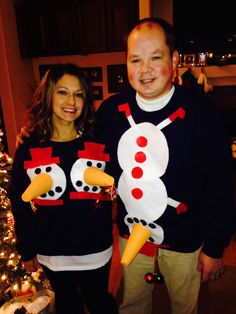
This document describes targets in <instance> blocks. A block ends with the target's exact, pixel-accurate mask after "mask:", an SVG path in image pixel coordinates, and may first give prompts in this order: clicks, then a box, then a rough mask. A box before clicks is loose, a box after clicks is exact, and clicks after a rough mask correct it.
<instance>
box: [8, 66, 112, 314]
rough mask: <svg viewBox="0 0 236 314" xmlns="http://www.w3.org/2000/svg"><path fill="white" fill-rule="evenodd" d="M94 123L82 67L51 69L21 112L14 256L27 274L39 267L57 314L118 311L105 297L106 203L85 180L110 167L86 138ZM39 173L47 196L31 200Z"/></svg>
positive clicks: (15, 173)
mask: <svg viewBox="0 0 236 314" xmlns="http://www.w3.org/2000/svg"><path fill="white" fill-rule="evenodd" d="M93 123H94V110H93V104H92V97H91V91H90V88H89V85H88V84H87V82H86V79H85V77H84V76H83V74H82V72H81V71H80V69H79V68H78V67H77V66H76V65H74V64H56V65H53V66H52V67H51V68H50V69H49V70H48V72H47V73H46V74H45V76H44V77H43V79H42V81H41V83H40V85H39V87H38V88H37V89H36V91H35V94H34V96H33V99H32V103H31V105H30V106H29V108H28V110H27V112H26V119H25V127H26V129H27V130H28V131H30V136H29V137H28V138H24V143H23V144H21V145H19V147H18V148H17V150H16V154H15V157H14V162H13V169H12V183H11V192H10V199H11V202H12V209H13V215H14V218H15V228H16V235H17V250H18V252H19V254H20V255H21V258H22V261H23V265H24V267H25V269H26V270H27V271H29V272H32V271H36V270H37V268H38V266H39V264H41V265H42V266H43V269H44V270H45V273H46V275H47V276H48V279H49V280H50V282H51V285H52V287H53V290H54V292H55V306H56V313H57V314H68V313H70V314H75V313H76V314H78V313H84V305H83V303H85V305H86V307H87V309H88V310H89V312H90V313H91V314H104V313H111V314H113V313H117V308H116V304H115V301H114V299H113V297H112V296H111V295H110V294H109V293H108V278H109V270H110V263H111V255H112V211H111V202H110V201H109V200H108V198H107V195H106V194H105V193H103V190H102V189H101V187H100V185H102V184H99V182H98V184H97V185H91V184H90V183H89V182H88V181H85V179H84V174H85V172H86V170H88V168H90V167H91V166H92V168H96V169H97V168H98V169H99V170H104V169H105V166H106V163H107V162H108V161H109V155H108V154H107V153H106V152H105V150H104V149H105V146H104V145H103V144H100V143H96V142H94V138H93V136H92V135H91V134H92V127H93ZM92 168H91V169H92ZM42 174H44V179H43V182H42V183H40V184H38V185H37V186H38V187H43V189H45V191H43V192H42V191H41V192H39V193H38V194H37V192H36V194H35V195H34V196H32V199H33V200H31V199H30V198H29V199H28V198H27V197H25V195H26V194H25V193H26V192H25V190H27V188H28V186H29V185H30V183H31V181H32V182H33V181H34V182H36V180H37V179H38V178H40V175H42ZM45 177H46V178H49V183H50V184H49V187H47V184H46V179H45ZM30 186H31V185H30ZM27 191H28V190H27ZM22 194H23V196H22ZM27 195H28V194H27ZM23 200H24V201H23Z"/></svg>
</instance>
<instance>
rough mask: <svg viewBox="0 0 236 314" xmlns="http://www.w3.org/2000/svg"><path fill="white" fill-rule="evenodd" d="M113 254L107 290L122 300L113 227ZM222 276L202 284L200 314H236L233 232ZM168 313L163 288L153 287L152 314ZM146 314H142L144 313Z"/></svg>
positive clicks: (235, 270) (118, 259)
mask: <svg viewBox="0 0 236 314" xmlns="http://www.w3.org/2000/svg"><path fill="white" fill-rule="evenodd" d="M113 233H114V254H113V259H112V268H111V275H110V284H109V289H110V291H111V292H112V294H113V295H115V296H116V298H117V302H118V303H119V302H120V301H121V297H122V296H121V294H122V293H121V289H120V285H121V280H122V268H121V265H120V254H119V246H118V230H117V227H116V225H115V224H114V232H113ZM224 263H225V266H226V271H225V274H224V275H223V276H222V277H221V278H220V279H219V280H217V281H216V282H214V283H209V284H208V283H206V284H202V286H201V291H200V296H199V314H236V233H235V234H234V235H233V237H232V240H231V242H230V245H229V247H228V248H227V249H226V251H225V256H224ZM157 313H158V314H170V305H169V298H168V294H167V291H166V288H165V285H159V286H155V289H154V293H153V309H152V314H157ZM144 314H145V313H144Z"/></svg>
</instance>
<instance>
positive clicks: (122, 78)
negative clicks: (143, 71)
mask: <svg viewBox="0 0 236 314" xmlns="http://www.w3.org/2000/svg"><path fill="white" fill-rule="evenodd" d="M107 79H108V93H119V92H120V91H122V90H123V89H126V88H127V87H128V86H129V82H128V75H127V69H126V64H114V65H108V66H107Z"/></svg>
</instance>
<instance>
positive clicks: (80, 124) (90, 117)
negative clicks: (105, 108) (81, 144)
mask: <svg viewBox="0 0 236 314" xmlns="http://www.w3.org/2000/svg"><path fill="white" fill-rule="evenodd" d="M64 74H69V75H73V76H75V77H77V78H78V79H79V81H80V84H81V88H82V93H83V100H84V107H83V111H82V113H81V115H80V117H79V118H78V119H76V120H75V127H76V129H77V132H78V133H92V132H93V126H94V116H95V113H94V107H93V99H92V92H91V87H90V84H89V83H88V81H87V79H86V77H85V75H84V74H83V72H82V71H81V69H80V68H79V67H78V66H77V65H75V64H72V63H65V64H63V63H59V64H54V65H52V66H51V67H50V69H49V70H48V71H47V72H46V74H45V75H44V76H43V78H42V80H41V81H40V83H39V85H38V87H37V88H36V90H35V92H34V95H33V98H32V101H31V104H30V105H29V107H28V109H27V111H26V116H25V127H26V130H27V131H28V132H30V133H34V134H36V135H37V137H38V138H40V141H47V140H49V139H50V137H51V133H52V113H53V112H52V96H53V91H54V88H55V85H56V83H57V82H58V81H59V80H60V79H61V78H62V76H63V75H64Z"/></svg>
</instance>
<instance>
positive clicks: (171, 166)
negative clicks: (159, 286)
mask: <svg viewBox="0 0 236 314" xmlns="http://www.w3.org/2000/svg"><path fill="white" fill-rule="evenodd" d="M178 60H179V55H178V52H177V50H176V48H175V41H174V33H173V29H172V27H171V26H170V25H169V24H168V23H167V22H165V21H163V20H161V19H155V18H147V19H144V20H141V21H140V22H139V23H138V25H137V26H136V27H135V28H134V29H133V30H132V31H131V33H130V34H129V36H128V40H127V70H128V78H129V82H130V85H131V86H132V89H131V90H129V91H127V92H125V93H122V94H118V95H113V96H111V97H110V98H108V99H107V100H105V101H104V102H103V103H102V105H101V106H100V108H99V110H98V112H97V121H98V133H99V136H101V138H102V139H103V142H105V143H106V147H108V149H109V153H110V154H111V163H110V167H111V169H110V173H111V174H112V175H113V176H114V177H115V178H116V180H117V183H118V194H119V197H118V218H117V220H118V227H119V232H120V250H121V254H123V251H124V248H125V246H126V244H127V239H128V238H129V235H130V233H131V234H132V232H133V229H134V228H133V227H134V226H136V225H139V226H140V225H141V226H142V227H145V228H144V229H145V230H147V234H148V236H147V238H148V241H146V243H145V244H144V245H143V246H142V245H141V249H140V251H139V253H138V254H137V255H136V256H135V255H134V256H133V257H132V258H131V259H130V261H129V262H128V264H130V265H129V266H128V267H127V266H124V267H123V271H124V296H123V302H122V304H121V306H120V312H119V313H120V314H148V313H151V304H152V291H153V285H150V284H148V283H146V282H145V279H144V276H145V274H146V273H147V272H153V271H154V269H155V267H154V264H155V259H156V257H157V260H158V265H159V269H160V271H161V273H162V274H163V276H164V280H165V284H166V286H167V289H168V293H169V296H170V301H171V310H172V314H195V313H197V300H198V294H199V289H200V283H201V282H205V281H213V280H215V279H218V278H219V277H220V276H221V275H222V274H223V271H224V267H223V259H222V257H223V252H224V248H225V247H226V246H227V245H228V243H229V240H230V236H231V234H232V230H233V221H234V219H235V218H234V217H235V214H234V211H233V205H232V204H233V202H232V195H233V194H232V189H231V180H230V177H231V170H230V164H231V155H230V147H229V145H228V141H227V137H226V135H225V131H224V128H223V125H222V121H221V119H220V118H219V116H218V113H217V111H216V110H215V108H214V106H213V105H212V104H209V103H208V102H207V101H206V100H205V99H204V98H198V97H197V96H196V95H193V94H192V93H191V92H190V91H188V90H185V89H183V88H181V87H179V86H174V85H173V83H172V79H173V75H174V72H175V70H176V68H177V66H178ZM144 242H145V241H144Z"/></svg>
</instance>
